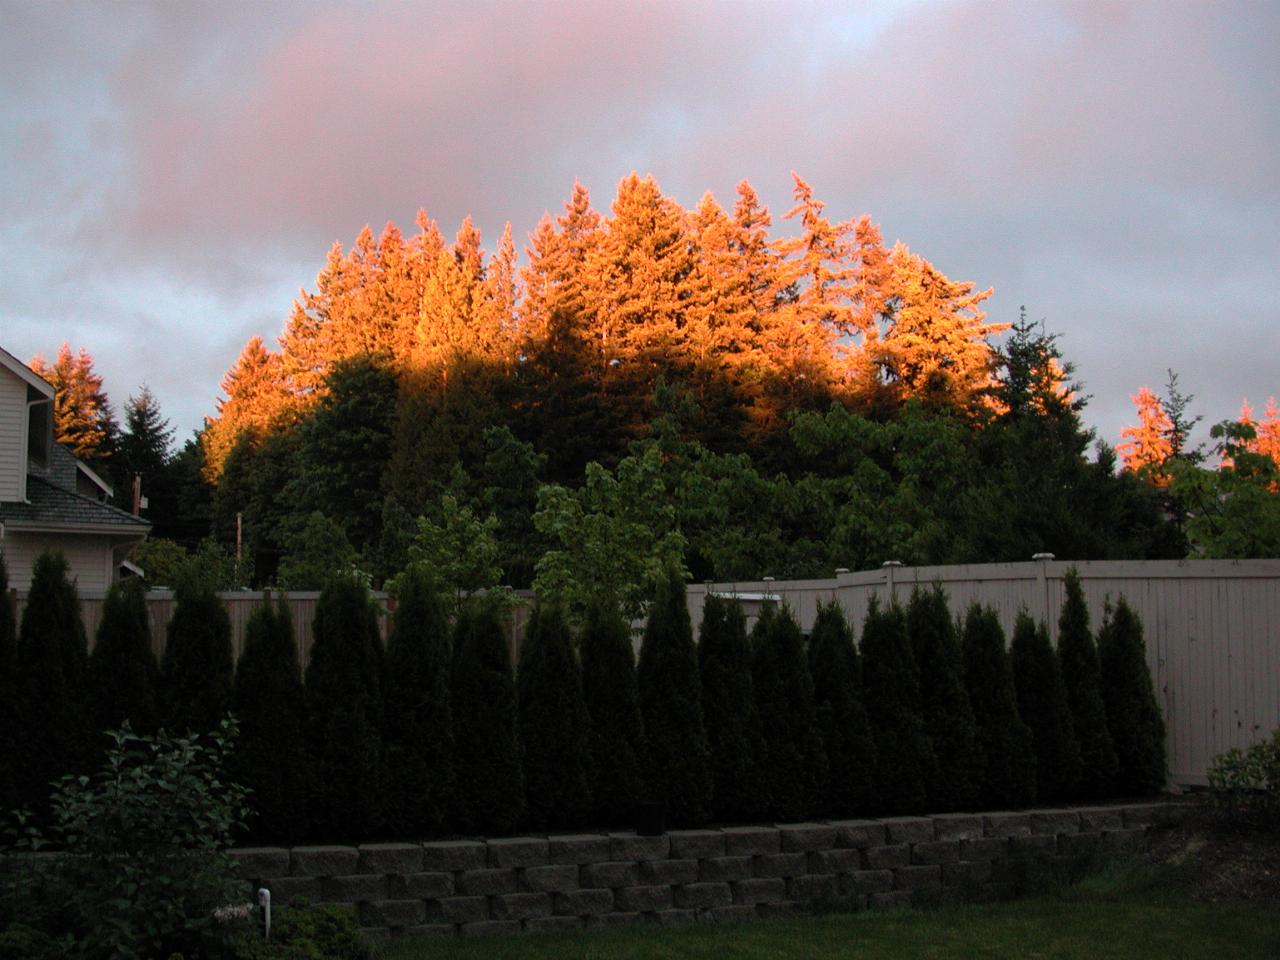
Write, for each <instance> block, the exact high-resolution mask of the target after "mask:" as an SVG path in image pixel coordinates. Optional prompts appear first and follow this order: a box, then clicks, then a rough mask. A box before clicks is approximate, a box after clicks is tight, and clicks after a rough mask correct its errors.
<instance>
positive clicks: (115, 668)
mask: <svg viewBox="0 0 1280 960" xmlns="http://www.w3.org/2000/svg"><path fill="white" fill-rule="evenodd" d="M89 705H90V710H91V711H92V712H93V729H94V730H95V731H101V730H111V729H114V728H116V727H118V726H120V725H121V724H123V723H124V722H125V721H126V720H127V721H129V725H130V726H131V727H132V728H133V729H134V730H135V731H136V732H138V733H155V732H156V730H157V729H159V727H160V668H159V666H158V665H157V664H156V655H155V653H154V651H152V649H151V626H150V619H149V617H148V614H147V596H146V593H145V591H144V590H143V587H142V581H140V580H137V579H130V580H124V581H121V582H120V583H117V584H113V585H112V587H111V589H110V590H108V591H107V598H106V600H105V601H103V604H102V622H101V623H100V624H99V625H98V637H97V641H96V642H95V643H94V647H93V654H92V655H91V656H90V657H89ZM99 746H105V744H99Z"/></svg>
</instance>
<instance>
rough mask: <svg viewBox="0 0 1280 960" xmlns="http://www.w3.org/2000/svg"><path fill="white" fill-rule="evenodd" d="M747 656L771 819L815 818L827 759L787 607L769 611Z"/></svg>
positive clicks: (793, 621)
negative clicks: (758, 713)
mask: <svg viewBox="0 0 1280 960" xmlns="http://www.w3.org/2000/svg"><path fill="white" fill-rule="evenodd" d="M762 622H765V623H766V626H765V627H764V628H762V629H761V630H760V632H759V636H758V638H757V640H756V642H755V643H754V644H753V646H752V651H751V683H752V685H753V686H754V688H755V694H756V709H757V710H759V711H760V732H761V737H760V746H761V751H760V754H761V764H760V773H761V778H762V780H763V781H764V785H765V789H766V792H767V794H768V797H769V808H770V811H771V813H772V815H773V816H774V817H775V818H776V819H778V820H782V821H789V822H792V823H794V822H796V821H799V820H805V819H808V818H809V817H812V816H815V815H816V814H817V813H818V810H819V808H820V807H821V806H822V801H823V794H824V788H825V786H826V782H827V755H826V752H825V751H824V749H823V744H822V735H821V733H820V732H819V730H818V723H817V715H816V713H815V711H814V705H813V678H812V677H811V676H810V675H809V658H808V654H807V653H806V651H805V648H804V636H803V634H801V632H800V624H798V623H796V619H795V616H794V615H793V614H792V613H791V610H790V609H788V608H787V607H786V606H784V607H782V609H780V610H778V611H776V612H773V613H772V614H771V615H770V616H768V617H767V619H766V620H764V621H762Z"/></svg>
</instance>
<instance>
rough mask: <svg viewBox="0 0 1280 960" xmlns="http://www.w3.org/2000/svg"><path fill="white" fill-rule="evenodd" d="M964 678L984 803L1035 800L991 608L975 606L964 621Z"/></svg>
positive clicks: (1028, 751)
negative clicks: (981, 767)
mask: <svg viewBox="0 0 1280 960" xmlns="http://www.w3.org/2000/svg"><path fill="white" fill-rule="evenodd" d="M963 647H964V679H965V686H966V687H967V689H968V691H969V703H970V704H971V705H972V707H973V717H974V721H975V722H976V723H977V728H978V739H979V742H980V743H981V744H982V748H983V755H984V759H985V765H984V771H983V778H982V784H981V791H982V792H981V799H982V801H983V803H985V804H987V805H989V806H995V807H1023V806H1027V805H1028V804H1030V803H1032V802H1034V800H1035V798H1036V758H1035V748H1034V746H1033V743H1032V739H1031V730H1030V729H1029V728H1028V727H1027V725H1026V724H1025V723H1023V722H1022V718H1021V717H1019V716H1018V695H1017V692H1016V691H1015V690H1014V686H1013V669H1012V668H1011V667H1010V665H1009V654H1008V652H1007V651H1006V650H1005V641H1004V629H1003V628H1002V627H1001V626H1000V618H999V616H997V614H996V612H995V610H993V609H992V608H991V607H982V606H979V605H978V604H976V603H975V604H974V605H973V606H971V607H970V608H969V611H968V613H967V614H966V615H965V620H964V640H963Z"/></svg>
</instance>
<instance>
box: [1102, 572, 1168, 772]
mask: <svg viewBox="0 0 1280 960" xmlns="http://www.w3.org/2000/svg"><path fill="white" fill-rule="evenodd" d="M1098 665H1099V667H1100V668H1101V670H1102V704H1103V706H1104V707H1105V708H1106V711H1107V729H1108V731H1109V732H1110V733H1111V743H1112V745H1113V746H1114V747H1115V751H1116V760H1117V761H1118V762H1119V764H1120V770H1119V775H1118V777H1117V779H1116V786H1117V788H1118V789H1119V791H1120V792H1121V793H1122V794H1125V795H1135V794H1136V795H1146V794H1153V793H1159V792H1160V791H1161V790H1162V789H1164V784H1165V776H1166V770H1165V765H1166V760H1165V744H1164V737H1165V728H1164V717H1163V716H1161V713H1160V705H1159V704H1158V703H1157V702H1156V693H1155V688H1154V686H1153V685H1152V683H1151V671H1150V670H1149V669H1148V668H1147V650H1146V644H1145V643H1144V642H1143V638H1142V620H1141V619H1139V617H1138V615H1137V614H1136V613H1135V612H1134V611H1133V608H1132V607H1130V606H1129V604H1128V603H1127V602H1125V599H1124V597H1121V598H1120V600H1119V601H1118V602H1117V603H1116V605H1115V608H1114V609H1108V610H1107V615H1106V616H1104V617H1103V621H1102V629H1100V630H1099V631H1098Z"/></svg>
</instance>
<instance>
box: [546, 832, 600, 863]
mask: <svg viewBox="0 0 1280 960" xmlns="http://www.w3.org/2000/svg"><path fill="white" fill-rule="evenodd" d="M608 859H609V838H608V837H606V836H605V835H604V834H600V833H575V834H565V835H563V836H558V837H548V838H547V862H548V863H576V864H584V863H597V862H599V861H601V860H608Z"/></svg>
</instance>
